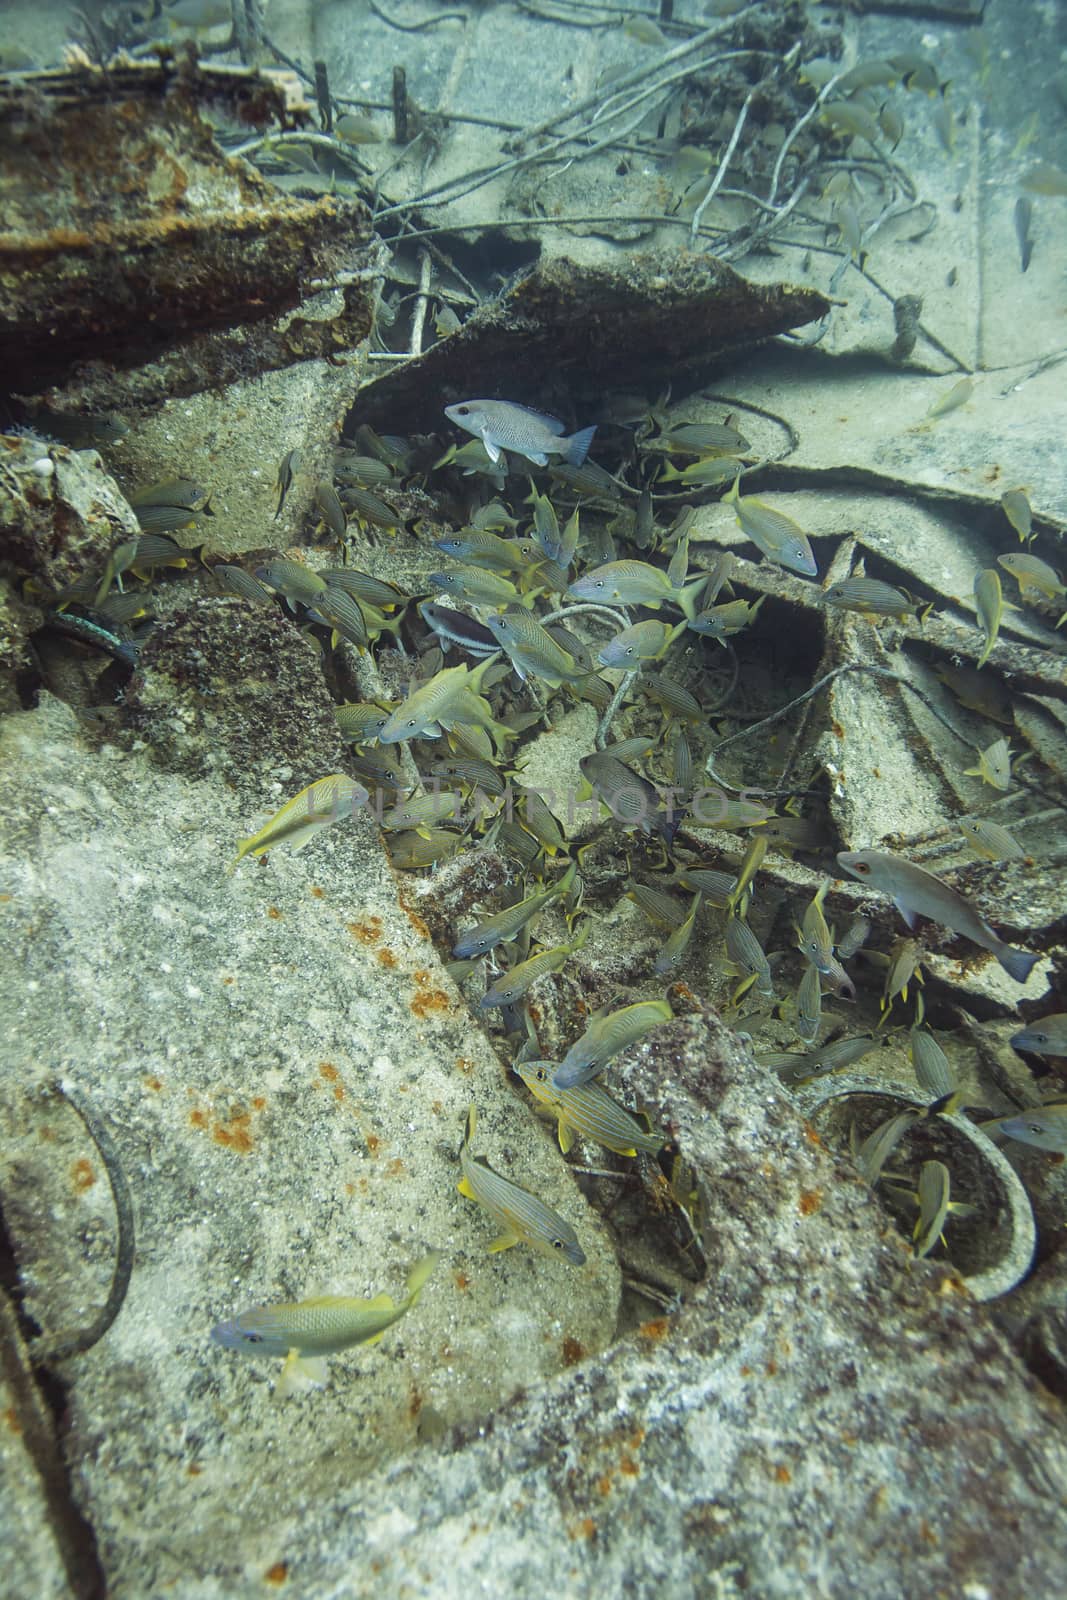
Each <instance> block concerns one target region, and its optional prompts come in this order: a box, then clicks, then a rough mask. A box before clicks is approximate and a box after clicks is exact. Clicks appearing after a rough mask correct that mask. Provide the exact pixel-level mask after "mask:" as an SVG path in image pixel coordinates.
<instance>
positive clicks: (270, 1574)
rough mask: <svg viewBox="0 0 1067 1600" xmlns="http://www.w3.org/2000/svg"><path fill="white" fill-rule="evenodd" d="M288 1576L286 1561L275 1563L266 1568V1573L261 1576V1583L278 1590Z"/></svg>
mask: <svg viewBox="0 0 1067 1600" xmlns="http://www.w3.org/2000/svg"><path fill="white" fill-rule="evenodd" d="M288 1576H289V1563H288V1561H276V1562H275V1563H274V1565H273V1567H268V1568H267V1570H266V1572H265V1573H264V1574H263V1582H264V1583H273V1584H274V1585H275V1587H276V1588H279V1587H280V1586H281V1585H282V1584H283V1583H284V1582H285V1581H286V1579H287V1578H288Z"/></svg>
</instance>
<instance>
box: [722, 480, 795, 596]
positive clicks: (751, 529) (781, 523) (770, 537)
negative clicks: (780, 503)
mask: <svg viewBox="0 0 1067 1600" xmlns="http://www.w3.org/2000/svg"><path fill="white" fill-rule="evenodd" d="M739 483H740V479H739V478H735V479H734V484H733V488H732V489H731V490H730V492H729V493H728V494H724V495H723V504H724V505H731V506H733V509H734V516H735V517H736V518H737V521H738V525H739V526H740V528H741V531H742V532H743V533H744V534H746V535H747V537H748V538H749V539H751V540H752V543H753V544H754V545H755V546H756V548H757V549H758V550H760V551H761V552H762V554H763V555H765V556H766V557H767V559H768V561H774V562H776V563H777V565H778V566H781V567H788V568H789V570H790V572H799V573H800V575H801V576H802V577H804V578H817V577H818V575H819V569H818V567H817V566H816V564H815V557H814V555H813V554H812V549H811V544H810V542H809V540H808V536H807V534H806V533H805V532H804V530H803V528H801V527H800V526H799V525H798V524H797V523H795V522H794V521H793V519H792V517H787V516H786V515H785V513H784V512H782V511H776V510H775V509H774V507H773V506H769V505H766V504H765V503H764V502H763V501H762V500H757V499H756V497H755V496H754V495H742V494H740V493H739V489H738V485H739Z"/></svg>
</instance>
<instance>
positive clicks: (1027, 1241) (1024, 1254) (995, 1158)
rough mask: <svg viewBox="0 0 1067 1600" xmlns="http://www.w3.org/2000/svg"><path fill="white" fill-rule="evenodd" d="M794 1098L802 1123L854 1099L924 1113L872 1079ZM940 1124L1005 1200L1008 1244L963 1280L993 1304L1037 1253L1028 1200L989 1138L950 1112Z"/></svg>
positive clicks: (811, 1088) (810, 1089)
mask: <svg viewBox="0 0 1067 1600" xmlns="http://www.w3.org/2000/svg"><path fill="white" fill-rule="evenodd" d="M793 1092H794V1098H795V1099H796V1101H797V1104H798V1105H799V1107H800V1110H801V1111H802V1112H803V1114H804V1115H805V1116H806V1117H810V1116H811V1114H812V1113H813V1112H815V1111H818V1110H819V1109H820V1108H821V1107H822V1106H824V1105H828V1104H829V1103H830V1101H831V1100H845V1099H847V1098H848V1097H849V1095H853V1094H869V1095H880V1096H881V1097H882V1099H883V1100H899V1101H903V1102H904V1104H905V1105H909V1106H915V1107H916V1108H917V1109H918V1110H920V1111H923V1110H925V1109H926V1102H925V1101H922V1100H916V1099H915V1097H914V1095H910V1094H905V1093H904V1091H903V1090H901V1089H894V1088H890V1087H889V1086H887V1085H886V1084H884V1083H880V1082H878V1081H877V1080H875V1079H873V1078H860V1077H854V1078H838V1079H837V1081H836V1082H835V1083H830V1082H825V1083H811V1084H807V1085H805V1086H804V1087H803V1088H798V1089H797V1090H795V1091H793ZM941 1120H942V1121H943V1122H947V1123H948V1125H949V1127H950V1128H952V1129H954V1130H955V1132H956V1133H959V1134H962V1135H963V1137H964V1138H965V1139H969V1140H970V1142H971V1144H972V1145H973V1146H974V1147H975V1149H976V1150H977V1151H978V1154H979V1155H980V1156H982V1157H984V1159H985V1160H986V1161H987V1162H988V1163H989V1165H990V1166H991V1167H992V1168H993V1171H994V1172H995V1174H996V1176H997V1178H998V1179H999V1181H1000V1187H1001V1189H1002V1190H1003V1192H1004V1194H1005V1196H1006V1197H1007V1201H1008V1208H1009V1210H1010V1212H1011V1243H1010V1244H1009V1246H1008V1248H1007V1250H1006V1251H1005V1252H1004V1255H1003V1257H1002V1258H1001V1260H1000V1261H998V1262H997V1263H995V1265H993V1266H992V1267H989V1268H988V1269H987V1270H986V1271H985V1272H976V1273H975V1274H974V1276H973V1277H970V1278H964V1279H963V1282H964V1283H965V1284H966V1286H967V1289H968V1290H969V1292H970V1293H971V1294H972V1295H973V1296H974V1298H975V1299H976V1300H996V1299H998V1298H999V1296H1001V1295H1004V1294H1007V1293H1008V1292H1009V1291H1010V1290H1012V1289H1014V1288H1015V1287H1016V1285H1017V1284H1019V1283H1021V1282H1022V1280H1023V1278H1025V1276H1026V1274H1027V1273H1028V1272H1029V1270H1030V1266H1031V1263H1032V1262H1033V1259H1034V1251H1035V1249H1036V1248H1037V1225H1036V1223H1035V1222H1034V1212H1033V1207H1032V1206H1031V1204H1030V1196H1029V1195H1028V1194H1027V1192H1026V1189H1025V1188H1024V1186H1023V1183H1022V1179H1021V1178H1020V1177H1019V1175H1018V1173H1017V1172H1016V1171H1015V1168H1014V1167H1013V1166H1012V1165H1011V1162H1010V1161H1008V1160H1007V1159H1006V1158H1005V1157H1004V1156H1003V1155H1002V1154H1001V1152H1000V1151H999V1150H998V1149H997V1147H996V1145H995V1144H994V1143H993V1141H992V1139H990V1137H989V1135H988V1134H985V1133H983V1132H982V1130H981V1129H980V1128H976V1127H975V1125H974V1123H973V1122H969V1121H968V1120H967V1118H966V1117H959V1116H956V1115H955V1114H954V1113H951V1112H950V1113H948V1114H946V1113H944V1112H942V1113H941Z"/></svg>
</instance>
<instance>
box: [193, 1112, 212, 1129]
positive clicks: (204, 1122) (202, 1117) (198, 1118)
mask: <svg viewBox="0 0 1067 1600" xmlns="http://www.w3.org/2000/svg"><path fill="white" fill-rule="evenodd" d="M209 1120H210V1119H209V1117H208V1114H207V1112H206V1111H199V1110H197V1111H190V1113H189V1121H190V1122H191V1123H192V1125H193V1127H194V1128H206V1127H207V1126H208V1122H209Z"/></svg>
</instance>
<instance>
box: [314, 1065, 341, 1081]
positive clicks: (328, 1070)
mask: <svg viewBox="0 0 1067 1600" xmlns="http://www.w3.org/2000/svg"><path fill="white" fill-rule="evenodd" d="M319 1071H320V1073H321V1074H322V1076H323V1077H324V1078H328V1079H329V1080H330V1082H331V1083H336V1082H337V1080H338V1078H339V1077H340V1076H341V1074H340V1073H339V1072H338V1070H337V1068H336V1067H335V1066H334V1064H333V1062H332V1061H320V1062H319Z"/></svg>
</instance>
